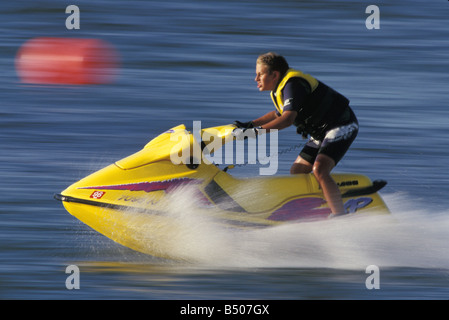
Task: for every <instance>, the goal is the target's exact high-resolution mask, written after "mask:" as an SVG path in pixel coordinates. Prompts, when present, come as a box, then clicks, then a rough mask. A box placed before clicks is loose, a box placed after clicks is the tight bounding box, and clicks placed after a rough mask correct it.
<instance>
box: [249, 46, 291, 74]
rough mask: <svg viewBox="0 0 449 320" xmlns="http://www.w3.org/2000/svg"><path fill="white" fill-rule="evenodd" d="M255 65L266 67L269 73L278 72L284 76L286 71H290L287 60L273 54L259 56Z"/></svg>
mask: <svg viewBox="0 0 449 320" xmlns="http://www.w3.org/2000/svg"><path fill="white" fill-rule="evenodd" d="M257 63H258V64H264V65H266V66H267V67H268V71H269V72H270V73H272V72H273V71H279V72H280V74H281V75H284V74H285V73H286V72H287V70H288V69H290V67H289V66H288V63H287V60H285V58H284V57H283V56H281V55H279V54H277V53H275V52H267V53H264V54H261V55H260V56H259V57H258V58H257Z"/></svg>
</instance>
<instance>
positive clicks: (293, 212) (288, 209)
mask: <svg viewBox="0 0 449 320" xmlns="http://www.w3.org/2000/svg"><path fill="white" fill-rule="evenodd" d="M324 203H326V201H325V200H324V199H321V198H316V197H311V198H302V199H295V200H292V201H290V202H287V203H286V204H284V205H283V206H282V207H281V208H279V209H277V210H276V211H274V212H273V213H272V214H271V215H270V216H269V217H268V220H274V221H291V220H297V219H305V218H307V219H309V218H319V219H321V218H324V217H327V216H328V215H329V214H330V213H331V212H332V211H331V210H330V209H329V208H320V207H321V205H323V204H324Z"/></svg>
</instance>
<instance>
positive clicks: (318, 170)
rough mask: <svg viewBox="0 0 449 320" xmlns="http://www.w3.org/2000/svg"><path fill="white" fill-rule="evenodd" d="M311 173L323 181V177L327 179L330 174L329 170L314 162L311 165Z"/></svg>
mask: <svg viewBox="0 0 449 320" xmlns="http://www.w3.org/2000/svg"><path fill="white" fill-rule="evenodd" d="M312 172H313V175H314V176H315V178H316V179H317V180H318V181H323V180H324V179H327V178H328V177H329V176H330V171H329V170H327V169H326V168H325V167H323V166H321V165H319V164H316V163H315V165H314V166H313V170H312Z"/></svg>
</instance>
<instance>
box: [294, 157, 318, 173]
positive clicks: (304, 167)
mask: <svg viewBox="0 0 449 320" xmlns="http://www.w3.org/2000/svg"><path fill="white" fill-rule="evenodd" d="M312 169H313V166H312V164H311V163H309V162H308V161H306V160H304V159H303V158H302V157H301V156H298V158H296V160H295V162H294V163H293V164H292V166H291V168H290V174H298V173H310V172H312Z"/></svg>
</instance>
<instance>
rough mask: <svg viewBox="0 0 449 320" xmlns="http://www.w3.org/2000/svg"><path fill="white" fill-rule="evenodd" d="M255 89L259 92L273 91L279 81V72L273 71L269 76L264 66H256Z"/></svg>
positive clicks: (260, 64) (258, 64) (259, 64)
mask: <svg viewBox="0 0 449 320" xmlns="http://www.w3.org/2000/svg"><path fill="white" fill-rule="evenodd" d="M254 81H256V82H257V88H258V89H259V91H267V90H269V91H273V90H274V89H276V86H277V84H278V81H279V71H273V72H272V73H271V74H270V72H269V70H268V67H267V66H266V65H265V64H262V63H257V64H256V78H255V79H254Z"/></svg>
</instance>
